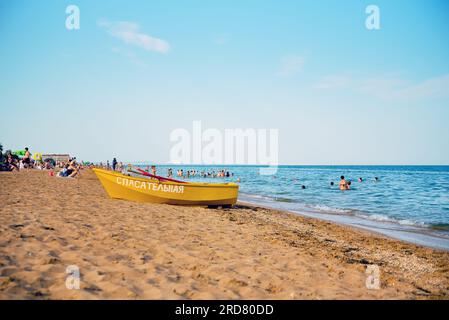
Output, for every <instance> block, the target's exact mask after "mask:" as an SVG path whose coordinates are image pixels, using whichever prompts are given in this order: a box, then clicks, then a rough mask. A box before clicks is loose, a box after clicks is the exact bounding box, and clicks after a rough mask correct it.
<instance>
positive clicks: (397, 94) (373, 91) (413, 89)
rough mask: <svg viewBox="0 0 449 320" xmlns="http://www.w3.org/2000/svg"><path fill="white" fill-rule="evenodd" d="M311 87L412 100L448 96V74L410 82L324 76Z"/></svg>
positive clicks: (389, 78) (395, 78)
mask: <svg viewBox="0 0 449 320" xmlns="http://www.w3.org/2000/svg"><path fill="white" fill-rule="evenodd" d="M313 88H315V89H319V90H346V91H353V92H357V93H363V94H367V95H369V96H372V97H375V98H378V99H382V100H394V101H397V100H400V101H413V100H419V99H424V98H442V97H449V74H445V75H442V76H438V77H433V78H429V79H426V80H424V81H422V82H419V83H414V84H412V83H410V82H408V81H406V80H404V79H401V78H398V77H392V76H378V77H354V76H348V75H329V76H325V77H323V78H322V79H320V81H319V82H318V83H316V84H315V85H313Z"/></svg>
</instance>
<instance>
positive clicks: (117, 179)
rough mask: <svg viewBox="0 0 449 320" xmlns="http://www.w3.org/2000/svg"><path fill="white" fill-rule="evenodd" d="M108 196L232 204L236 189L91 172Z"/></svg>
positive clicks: (181, 202)
mask: <svg viewBox="0 0 449 320" xmlns="http://www.w3.org/2000/svg"><path fill="white" fill-rule="evenodd" d="M93 171H94V172H95V174H96V175H97V177H98V179H99V180H100V182H101V184H102V185H103V188H104V189H105V190H106V192H107V194H108V195H109V196H110V197H111V198H114V199H124V200H131V201H137V202H151V203H166V204H176V205H205V206H206V205H207V206H218V205H234V204H235V203H236V202H237V196H238V189H239V186H238V185H237V184H235V183H195V182H186V183H176V182H160V181H159V180H157V179H145V178H137V177H132V176H127V175H123V174H120V173H117V172H114V171H108V170H103V169H93Z"/></svg>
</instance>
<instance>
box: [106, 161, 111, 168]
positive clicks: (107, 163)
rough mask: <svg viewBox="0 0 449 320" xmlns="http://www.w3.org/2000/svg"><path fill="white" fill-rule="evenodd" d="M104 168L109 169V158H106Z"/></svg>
mask: <svg viewBox="0 0 449 320" xmlns="http://www.w3.org/2000/svg"><path fill="white" fill-rule="evenodd" d="M106 168H107V169H108V170H109V169H111V166H110V165H109V160H106Z"/></svg>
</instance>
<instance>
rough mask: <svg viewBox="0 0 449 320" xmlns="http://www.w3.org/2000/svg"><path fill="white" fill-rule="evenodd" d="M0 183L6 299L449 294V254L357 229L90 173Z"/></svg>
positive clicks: (1, 291) (6, 178) (0, 279)
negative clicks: (152, 190) (134, 198)
mask: <svg viewBox="0 0 449 320" xmlns="http://www.w3.org/2000/svg"><path fill="white" fill-rule="evenodd" d="M0 182H1V183H2V185H5V186H8V187H7V188H2V189H1V190H0V203H2V207H1V208H0V213H1V214H0V228H1V230H0V231H1V232H0V299H449V267H448V266H449V253H448V252H446V251H442V250H436V249H431V248H427V247H423V246H419V245H414V244H409V243H406V242H402V241H398V240H394V239H390V238H387V237H385V236H382V235H378V234H375V233H373V232H370V231H366V230H360V229H356V228H354V227H351V226H345V225H339V224H337V223H331V222H328V221H323V220H320V219H317V218H311V217H304V216H300V215H298V214H295V213H290V212H286V211H281V210H276V209H269V208H264V207H263V205H262V204H261V205H245V204H242V203H239V204H238V205H237V206H236V207H235V208H232V209H207V208H202V207H181V206H170V205H160V204H151V203H135V202H128V201H122V200H113V199H110V198H108V197H107V195H106V193H105V191H104V190H103V188H102V186H101V185H100V183H99V181H98V180H97V179H96V177H95V176H94V174H93V172H91V171H90V170H84V171H82V172H81V175H80V176H79V177H77V178H75V179H64V178H56V177H50V176H48V174H47V172H45V171H31V170H30V171H28V172H27V171H24V172H18V173H1V174H0ZM69 265H76V266H78V267H79V268H80V271H81V285H80V289H79V290H68V289H67V288H66V287H65V280H66V276H67V274H66V267H67V266H69ZM368 265H376V266H378V268H379V270H380V284H381V286H380V288H379V289H376V290H373V289H368V288H367V287H366V278H367V275H366V273H365V271H366V268H367V266H368Z"/></svg>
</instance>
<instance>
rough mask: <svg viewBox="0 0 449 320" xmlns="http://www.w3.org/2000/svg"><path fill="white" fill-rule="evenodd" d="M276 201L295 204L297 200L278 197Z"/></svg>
mask: <svg viewBox="0 0 449 320" xmlns="http://www.w3.org/2000/svg"><path fill="white" fill-rule="evenodd" d="M274 200H275V201H277V202H295V200H293V199H290V198H280V197H276V198H274Z"/></svg>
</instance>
